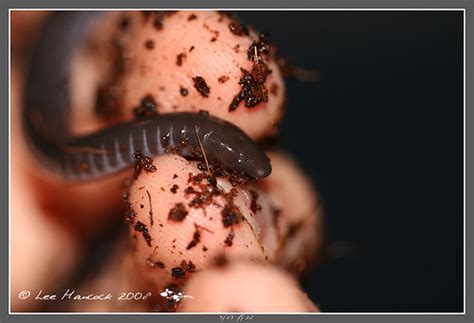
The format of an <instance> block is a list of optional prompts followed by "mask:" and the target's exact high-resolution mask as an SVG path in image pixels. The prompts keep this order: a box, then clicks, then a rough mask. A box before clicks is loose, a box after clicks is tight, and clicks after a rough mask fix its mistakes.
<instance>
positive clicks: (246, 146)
mask: <svg viewBox="0 0 474 323" xmlns="http://www.w3.org/2000/svg"><path fill="white" fill-rule="evenodd" d="M101 14H102V13H101V12H94V11H89V12H87V11H77V12H56V13H54V14H52V17H51V18H49V20H48V21H47V22H46V25H45V27H44V30H43V31H42V33H41V35H40V37H39V41H38V43H37V46H36V48H35V49H34V52H33V55H32V60H31V67H30V70H29V74H28V76H27V82H26V89H25V101H24V102H25V104H24V111H23V124H24V131H25V134H26V137H27V140H28V142H29V143H30V145H31V148H32V150H33V151H34V153H35V155H36V156H37V158H38V159H39V160H40V161H41V162H42V163H43V164H44V165H45V166H47V167H48V168H50V169H51V170H53V171H54V172H59V173H60V174H61V175H62V176H63V177H64V178H66V179H68V180H73V181H81V180H92V179H95V178H101V177H103V176H106V175H110V174H113V173H116V172H119V171H121V170H123V169H125V168H127V167H129V166H131V165H132V164H133V163H134V158H133V153H134V152H135V151H140V152H142V153H143V154H144V155H150V156H157V155H161V154H164V153H169V152H175V153H178V154H179V155H181V156H183V157H199V156H200V157H202V154H201V155H200V148H201V145H202V150H203V151H204V154H205V155H206V157H207V158H208V160H209V161H216V162H219V163H220V164H221V165H222V166H223V167H225V168H229V169H232V170H234V171H238V172H241V173H243V174H245V175H247V176H250V177H253V178H260V177H265V176H268V175H269V174H270V172H271V166H270V162H269V159H268V158H267V156H266V155H265V153H264V152H263V151H262V150H261V148H260V147H259V146H258V145H256V144H255V143H254V142H253V141H252V140H251V139H250V138H249V137H248V136H247V135H246V134H245V133H244V132H243V131H242V130H240V129H239V128H238V127H237V126H235V125H233V124H231V123H230V122H227V121H224V120H221V119H218V118H216V117H212V116H210V115H208V114H204V113H190V112H180V113H167V114H161V115H157V116H150V117H144V118H139V119H136V120H133V121H130V122H125V123H122V124H118V125H114V126H112V127H109V128H106V129H102V130H100V131H98V132H95V133H92V134H89V135H86V136H82V137H75V136H73V135H72V134H71V132H70V130H69V127H68V121H69V110H70V108H71V107H70V97H69V90H68V86H69V84H68V83H69V73H70V72H69V67H70V63H71V59H72V56H73V54H74V52H75V50H76V49H77V47H78V46H79V45H78V44H80V43H81V40H83V38H84V37H85V35H86V34H87V31H88V30H89V28H90V26H91V23H92V22H94V21H96V20H97V19H98V18H99V17H100V15H101Z"/></svg>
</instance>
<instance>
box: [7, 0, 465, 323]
mask: <svg viewBox="0 0 474 323" xmlns="http://www.w3.org/2000/svg"><path fill="white" fill-rule="evenodd" d="M0 3H1V9H3V10H2V11H1V16H0V21H3V22H7V24H8V27H7V28H3V29H2V36H7V37H5V38H4V39H8V40H10V10H12V9H13V10H31V9H33V8H34V9H36V10H45V9H46V10H76V9H77V10H90V9H92V10H101V9H102V10H108V9H113V10H126V9H156V4H157V3H153V1H143V0H142V1H123V2H120V8H115V7H114V6H116V5H117V4H118V2H116V1H111V0H102V1H92V0H85V1H83V2H81V4H80V5H79V6H78V4H77V3H76V4H75V3H73V2H70V3H65V2H64V1H58V0H51V1H34V0H33V1H17V2H13V1H4V0H1V2H0ZM366 3H368V5H367V4H365V5H364V4H362V5H359V4H357V5H355V4H354V3H352V2H351V1H338V0H333V1H320V2H318V3H317V7H316V8H315V7H314V5H315V3H313V2H308V1H293V2H292V3H291V5H292V7H291V8H289V7H286V6H285V5H282V4H281V0H280V1H277V0H275V1H271V2H270V1H261V2H260V3H257V2H256V1H227V2H226V3H225V5H224V4H222V3H220V4H218V1H202V2H201V3H199V4H198V5H197V4H196V3H195V2H192V1H183V2H180V6H179V8H176V3H175V2H174V1H160V3H159V5H160V6H159V8H160V9H181V10H182V9H185V8H186V9H202V10H212V9H229V10H268V11H271V10H275V11H276V10H291V11H293V10H298V11H299V10H318V11H324V10H335V11H378V10H380V11H416V10H423V11H425V10H426V11H452V10H462V11H463V13H464V14H463V16H464V102H463V104H464V108H463V109H464V122H463V133H464V160H463V164H464V183H463V185H464V233H463V234H464V277H463V279H464V304H463V308H464V311H463V312H462V313H389V312H388V313H316V314H308V313H297V314H295V313H286V314H285V313H283V314H278V315H273V316H269V315H268V314H272V313H262V314H258V315H256V316H255V318H254V319H255V320H257V319H258V320H260V319H267V318H270V319H271V320H272V321H274V320H275V319H282V320H285V319H287V318H290V316H289V315H291V318H292V319H297V320H301V321H308V322H309V321H310V320H313V319H315V315H317V319H318V320H322V321H328V322H329V321H338V320H341V321H343V320H346V319H350V320H351V322H352V321H353V320H354V319H356V320H357V321H358V320H360V321H364V322H365V321H370V320H372V319H373V320H375V321H380V319H382V318H383V319H384V320H387V321H393V322H395V321H398V320H407V319H410V320H414V319H416V320H417V321H418V320H420V321H421V320H425V319H426V320H429V321H430V322H444V321H446V320H449V321H450V322H455V321H457V322H464V321H466V322H467V321H469V322H473V308H472V306H473V305H474V302H472V299H473V298H472V292H471V291H472V279H471V280H469V279H467V277H466V276H467V273H468V272H469V273H471V272H472V271H473V270H472V269H473V266H472V256H471V257H469V258H467V254H468V253H467V250H468V246H469V248H470V249H469V250H471V253H470V254H472V234H471V235H467V229H468V228H469V229H470V230H472V218H470V219H469V218H467V216H466V214H467V212H468V210H472V209H471V207H472V201H469V200H468V199H467V194H466V192H467V190H469V191H470V192H472V189H471V188H472V168H468V166H471V167H472V160H473V158H472V151H469V149H468V148H469V145H467V140H468V138H473V136H472V135H473V134H472V127H471V128H468V126H467V125H468V123H469V124H471V125H472V121H473V120H472V94H471V93H468V92H467V84H468V83H469V84H472V75H473V66H472V63H471V62H469V63H468V62H467V57H471V56H472V52H473V51H472V42H471V41H469V42H467V39H472V35H473V33H472V27H473V26H472V12H473V9H474V5H473V2H469V1H429V2H427V1H397V2H396V4H394V2H393V1H385V0H384V1H368V2H366ZM416 3H419V4H418V5H417V4H416ZM262 4H264V5H262ZM373 5H375V6H376V7H374V6H373ZM427 5H429V6H430V7H429V8H423V6H427ZM203 6H204V7H203ZM345 6H347V7H345ZM371 6H372V7H371ZM370 7H371V8H370ZM6 14H8V17H6ZM5 18H6V19H5ZM5 34H6V35H5ZM468 35H470V36H471V37H470V38H468ZM5 45H7V46H5ZM9 45H10V41H8V44H5V42H3V43H2V46H1V58H2V63H3V64H1V66H0V75H2V76H3V80H4V83H3V84H8V93H5V92H6V91H5V87H2V91H0V95H1V98H2V99H3V102H7V104H8V105H6V104H4V106H7V107H10V97H9V94H10V82H9V81H10V49H9ZM466 46H467V47H466ZM6 53H8V55H4V54H6ZM467 53H471V55H470V56H468V55H467ZM5 56H8V61H7V60H6V59H5V58H6V57H5ZM4 63H7V64H6V65H5V64H4ZM7 70H8V73H6V71H7ZM471 88H472V86H471ZM5 99H6V100H5ZM467 104H470V105H471V110H470V111H471V113H467V112H468V110H467ZM5 121H7V122H5ZM0 122H1V123H2V125H5V124H8V127H5V126H1V127H0V129H1V130H0V131H1V134H2V135H3V136H1V138H2V140H3V142H2V144H1V145H0V146H1V148H2V159H1V164H0V165H1V166H2V169H1V173H0V174H1V178H8V183H6V182H5V181H2V184H3V185H2V188H1V193H2V194H1V202H0V205H1V206H2V208H3V209H4V210H5V211H7V212H8V214H9V216H8V218H6V217H5V219H4V221H5V222H7V223H6V224H7V225H8V226H7V225H4V224H2V225H0V228H1V230H3V231H4V232H3V233H4V234H2V239H4V241H6V239H7V238H10V221H9V220H10V212H9V205H10V204H9V203H10V190H9V187H10V185H11V183H10V177H9V174H10V160H9V156H10V149H9V148H10V138H9V133H10V114H9V108H8V110H7V111H6V116H5V114H3V113H2V114H1V115H0ZM6 147H8V150H7V149H5V148H6ZM4 151H6V152H7V154H5V153H4ZM6 156H8V157H6ZM7 158H8V162H7ZM468 162H469V163H470V165H468ZM4 165H7V167H4ZM468 169H469V172H468ZM7 172H8V173H7ZM5 184H8V186H7V185H5ZM7 187H8V188H7ZM7 191H8V200H6V197H7V194H6V192H7ZM4 213H6V212H4ZM470 214H472V211H471V212H470ZM469 224H470V225H469ZM7 227H8V235H7V234H6V232H5V229H6V228H7ZM468 239H469V243H468ZM7 246H8V252H7V250H6V249H7ZM0 250H1V256H2V258H3V259H6V257H4V256H5V255H6V254H8V260H9V259H10V250H9V243H3V244H2V245H1V248H0ZM468 261H469V263H468ZM2 264H3V265H4V266H0V274H1V276H2V280H1V281H0V286H1V287H2V288H1V289H2V293H3V295H4V296H5V297H2V298H1V299H7V298H8V309H7V308H6V306H5V305H6V304H4V302H2V304H1V309H2V311H1V312H2V315H1V317H0V322H2V320H5V321H12V320H17V319H18V320H21V321H23V320H25V321H29V320H32V319H34V320H35V321H43V320H44V321H49V322H52V321H55V320H58V321H62V320H63V319H64V318H68V319H71V320H77V321H79V320H82V319H81V318H84V319H88V318H92V317H95V318H98V319H99V318H100V319H110V320H114V321H120V320H123V321H127V320H128V317H130V315H133V316H134V319H136V320H137V321H139V320H142V319H147V318H148V317H150V316H152V317H153V318H155V317H156V316H155V315H158V316H164V317H166V319H167V320H168V319H169V320H173V321H174V320H178V321H181V320H187V319H189V318H191V317H192V318H193V319H195V320H197V321H200V320H201V319H203V320H202V321H203V322H204V319H206V321H207V319H209V318H213V319H217V320H219V321H220V317H219V314H214V313H212V314H209V313H179V314H174V313H173V314H170V313H67V314H65V313H19V312H15V313H10V281H9V278H10V275H9V274H10V270H9V267H10V266H9V265H10V261H8V262H7V263H5V262H2ZM5 265H6V266H8V270H7V271H8V276H7V275H6V274H5V270H4V269H5V267H6V266H5ZM469 268H470V269H471V270H468V269H469ZM4 278H6V280H5V279H4ZM5 281H8V290H7V292H8V294H7V293H6V292H5V290H6V289H5V288H4V287H5V285H6V284H5ZM469 282H470V284H471V285H470V286H469V288H468V286H467V285H466V284H467V283H469ZM468 299H469V300H471V302H470V303H468V302H467V300H468ZM6 309H7V311H6ZM6 313H8V314H6ZM89 314H93V315H89ZM122 314H123V316H122ZM196 314H199V315H196ZM353 315H355V317H351V316H353ZM390 315H392V316H390ZM107 316H108V317H107ZM118 316H122V317H118Z"/></svg>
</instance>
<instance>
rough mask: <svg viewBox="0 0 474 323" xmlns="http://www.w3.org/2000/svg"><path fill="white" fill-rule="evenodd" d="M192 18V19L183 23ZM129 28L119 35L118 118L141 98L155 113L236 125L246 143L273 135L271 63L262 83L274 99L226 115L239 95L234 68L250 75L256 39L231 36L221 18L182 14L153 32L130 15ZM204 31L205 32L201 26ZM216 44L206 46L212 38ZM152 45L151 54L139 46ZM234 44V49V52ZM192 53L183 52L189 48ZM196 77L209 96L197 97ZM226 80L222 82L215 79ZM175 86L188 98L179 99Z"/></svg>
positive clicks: (276, 75)
mask: <svg viewBox="0 0 474 323" xmlns="http://www.w3.org/2000/svg"><path fill="white" fill-rule="evenodd" d="M191 15H195V16H196V19H193V20H191V21H189V20H188V19H189V17H190V16H191ZM127 16H128V17H129V21H130V23H129V25H130V27H129V29H128V31H127V32H126V33H123V35H124V36H123V46H124V48H125V55H126V57H127V63H126V68H125V69H126V72H125V75H126V77H123V78H122V79H121V80H120V81H119V84H118V86H119V87H120V89H121V91H122V92H123V93H124V96H123V98H122V99H123V101H122V104H121V108H122V114H123V116H124V117H126V118H130V117H132V115H133V114H132V108H133V107H135V106H137V105H138V104H139V102H140V100H141V99H142V98H143V97H144V96H146V95H152V96H153V97H154V98H155V100H156V101H157V102H159V106H158V112H159V113H166V112H173V111H195V112H196V111H199V110H200V109H205V110H208V111H210V112H212V114H213V115H215V116H217V117H220V118H222V119H224V120H228V121H230V122H232V123H234V124H236V125H237V126H238V127H239V128H241V129H242V130H243V131H245V132H246V133H247V134H248V135H249V136H250V137H251V138H253V139H259V138H262V137H263V136H268V135H269V134H271V133H274V132H275V131H276V124H277V122H278V121H279V120H280V118H281V117H282V115H283V109H282V107H283V102H284V96H285V86H284V83H283V79H282V76H281V73H280V70H279V68H278V67H277V65H276V63H275V60H273V59H271V60H270V59H269V60H267V61H268V65H269V68H270V69H271V70H272V71H273V72H272V74H270V75H269V76H268V78H267V80H266V82H265V84H266V85H267V87H268V88H270V87H271V85H272V84H276V87H277V88H278V91H277V92H276V94H269V99H268V102H267V103H261V104H259V105H258V106H256V107H255V108H252V109H247V108H245V107H244V104H243V103H241V104H240V106H239V107H238V108H237V109H236V110H235V111H233V112H229V111H228V107H229V104H230V103H231V101H232V99H233V97H234V96H235V95H236V94H237V93H238V92H239V91H240V86H239V84H238V81H239V79H240V78H241V76H242V72H241V71H240V68H245V69H247V70H251V67H252V61H249V60H248V58H247V49H248V48H249V46H250V44H251V43H252V39H256V38H257V37H256V36H257V34H256V33H254V32H252V33H251V36H252V38H251V37H249V36H236V35H234V34H233V33H231V32H230V30H229V27H228V25H229V23H230V22H231V21H232V20H231V19H229V18H228V17H226V16H222V15H219V14H216V13H215V12H207V11H197V12H193V11H183V12H178V13H176V14H173V15H170V16H167V17H165V18H164V20H163V26H164V27H163V28H162V29H161V30H158V29H157V28H155V27H154V26H153V24H152V23H151V22H149V23H145V22H144V19H143V15H142V14H141V13H139V12H135V13H130V14H128V15H127ZM206 26H207V27H206ZM211 30H212V31H216V32H218V36H217V40H216V41H214V42H211V41H210V40H211V39H212V38H213V37H214V35H215V33H214V32H212V31H211ZM150 40H151V41H152V42H153V43H154V47H153V49H148V48H146V46H145V43H146V42H147V41H150ZM237 45H239V50H237V51H236V50H234V48H235V47H236V46H237ZM192 46H194V49H193V50H192V51H191V52H189V50H190V48H191V47H192ZM182 53H185V54H186V58H185V59H183V62H182V65H181V66H177V65H176V61H177V56H178V55H179V54H182ZM196 76H201V77H202V78H203V79H204V80H205V81H206V83H207V84H208V86H209V87H210V93H209V96H208V97H207V98H206V97H203V96H202V95H201V94H199V92H198V91H196V89H195V88H194V85H193V80H192V79H193V77H196ZM221 76H227V77H228V78H229V79H228V80H227V81H225V83H221V82H219V81H218V79H219V77H221ZM180 87H184V88H186V89H187V90H188V92H189V93H188V95H187V96H183V95H181V94H180Z"/></svg>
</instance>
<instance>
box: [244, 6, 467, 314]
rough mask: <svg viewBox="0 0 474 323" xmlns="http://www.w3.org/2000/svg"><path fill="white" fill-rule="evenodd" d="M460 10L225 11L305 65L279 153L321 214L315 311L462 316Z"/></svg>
mask: <svg viewBox="0 0 474 323" xmlns="http://www.w3.org/2000/svg"><path fill="white" fill-rule="evenodd" d="M462 15H463V14H462V12H434V11H431V12H422V11H417V12H413V11H412V12H403V11H402V12H393V11H392V12H377V11H373V12H357V11H352V12H328V11H313V12H308V11H307V12H239V13H238V16H239V17H240V18H242V19H243V20H244V21H245V22H248V23H250V24H252V25H254V26H256V27H257V28H258V29H259V30H261V31H265V32H268V33H269V35H270V40H271V41H272V42H273V43H274V44H275V45H277V47H278V52H279V53H280V54H281V55H283V56H285V57H289V58H292V59H294V61H295V62H296V63H297V65H299V66H302V67H306V68H317V69H318V70H319V71H320V73H321V80H320V81H318V82H313V83H307V82H306V83H305V82H299V81H295V80H290V81H288V83H287V85H288V88H287V95H288V106H287V114H286V117H285V119H284V121H283V124H282V133H281V137H280V138H279V144H280V146H281V147H282V148H284V149H285V150H287V151H289V152H291V153H292V154H293V156H294V157H295V159H296V160H297V161H298V162H299V163H300V164H301V166H302V167H303V169H304V170H305V171H306V172H307V173H308V174H309V175H310V176H311V177H312V178H313V180H314V182H315V184H316V185H317V188H318V190H319V192H320V194H321V196H322V200H323V204H324V206H325V210H326V215H325V224H326V229H325V230H326V243H325V247H324V254H325V257H324V259H323V261H322V263H321V264H320V265H319V266H318V267H317V268H316V269H315V270H314V271H313V272H312V273H310V275H309V277H308V278H307V279H305V280H304V281H303V286H304V288H305V290H306V291H307V292H308V294H309V295H310V296H311V298H312V299H314V300H315V301H316V302H317V303H318V304H320V306H321V308H322V310H323V311H325V312H340V311H351V312H352V311H353V312H360V311H363V312H375V311H389V312H392V311H395V312H397V311H403V312H424V311H427V312H450V311H462V310H463V16H462Z"/></svg>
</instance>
